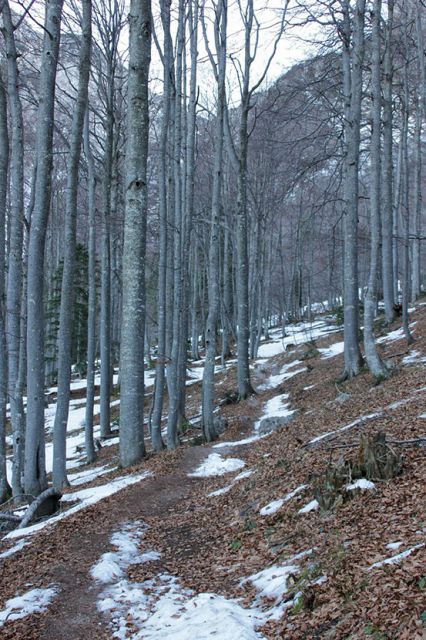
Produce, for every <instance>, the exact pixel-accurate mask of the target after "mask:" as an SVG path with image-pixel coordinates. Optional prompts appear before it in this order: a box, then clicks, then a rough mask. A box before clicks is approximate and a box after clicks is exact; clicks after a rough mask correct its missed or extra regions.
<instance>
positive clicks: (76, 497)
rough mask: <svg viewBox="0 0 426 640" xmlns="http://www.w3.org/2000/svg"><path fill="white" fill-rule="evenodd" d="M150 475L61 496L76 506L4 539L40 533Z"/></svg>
mask: <svg viewBox="0 0 426 640" xmlns="http://www.w3.org/2000/svg"><path fill="white" fill-rule="evenodd" d="M152 475H153V474H152V473H151V472H150V471H145V472H144V473H139V474H136V475H127V476H121V477H120V478H115V480H111V482H108V483H107V484H102V485H100V486H98V487H89V488H87V489H81V490H80V491H75V492H74V493H67V494H65V495H64V496H62V502H75V501H78V504H76V505H74V506H73V507H71V508H70V509H68V510H67V511H63V512H62V513H59V514H58V515H57V516H52V517H51V518H49V519H48V520H44V521H43V522H38V523H37V524H33V525H31V526H29V527H25V528H23V529H15V530H14V531H10V532H9V533H8V534H7V535H6V536H5V538H6V539H8V538H20V537H21V536H26V535H29V534H33V533H36V532H37V531H40V530H41V529H44V528H45V527H47V526H50V525H53V524H56V523H57V522H59V520H63V519H64V518H68V517H69V516H71V515H74V514H75V513H78V512H79V511H81V510H82V509H86V508H87V507H90V506H91V505H93V504H97V503H98V502H100V501H101V500H103V499H104V498H107V497H108V496H112V495H113V494H114V493H117V492H118V491H121V490H122V489H125V488H126V487H129V486H131V485H132V484H137V483H138V482H141V481H142V480H145V478H149V477H152Z"/></svg>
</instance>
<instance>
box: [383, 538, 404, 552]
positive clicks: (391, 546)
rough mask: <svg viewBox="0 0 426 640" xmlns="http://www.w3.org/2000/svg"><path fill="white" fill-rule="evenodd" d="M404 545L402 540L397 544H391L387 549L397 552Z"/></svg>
mask: <svg viewBox="0 0 426 640" xmlns="http://www.w3.org/2000/svg"><path fill="white" fill-rule="evenodd" d="M402 544H404V543H403V542H402V540H398V541H397V542H389V544H387V545H386V549H390V550H391V551H396V549H399V547H400V546H401V545H402Z"/></svg>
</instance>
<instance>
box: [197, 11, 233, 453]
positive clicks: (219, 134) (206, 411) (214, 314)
mask: <svg viewBox="0 0 426 640" xmlns="http://www.w3.org/2000/svg"><path fill="white" fill-rule="evenodd" d="M227 11H228V7H227V1H226V0H222V2H221V3H220V4H218V6H217V8H216V15H215V41H216V55H217V58H218V63H217V67H216V68H215V77H216V81H217V107H216V136H215V155H214V168H213V188H212V205H211V207H212V208H211V228H210V248H209V273H208V284H209V288H208V301H209V312H208V316H207V323H206V358H205V364H204V373H203V390H202V398H203V406H202V414H203V435H204V437H205V439H206V441H207V442H211V441H212V440H214V439H215V438H216V437H217V433H216V429H215V424H214V413H213V410H214V370H215V357H216V328H217V324H218V319H219V307H220V286H219V282H220V272H219V238H220V227H219V222H220V212H221V206H220V202H221V191H222V164H223V125H224V111H225V100H226V95H225V80H226V30H227V29H226V28H227Z"/></svg>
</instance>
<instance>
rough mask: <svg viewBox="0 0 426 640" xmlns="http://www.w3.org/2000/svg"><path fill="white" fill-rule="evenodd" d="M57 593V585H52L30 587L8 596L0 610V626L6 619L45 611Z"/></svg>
mask: <svg viewBox="0 0 426 640" xmlns="http://www.w3.org/2000/svg"><path fill="white" fill-rule="evenodd" d="M57 593H58V589H57V587H54V586H52V587H48V588H47V589H30V591H26V592H25V593H23V594H22V595H20V596H15V597H14V598H10V599H9V600H7V601H6V605H5V607H4V609H3V610H1V611H0V627H2V626H4V624H5V623H6V622H8V621H12V620H20V619H21V618H25V617H26V616H29V615H31V614H32V613H41V612H43V611H46V609H47V607H48V605H49V604H50V603H51V602H52V600H53V598H54V597H55V596H56V595H57Z"/></svg>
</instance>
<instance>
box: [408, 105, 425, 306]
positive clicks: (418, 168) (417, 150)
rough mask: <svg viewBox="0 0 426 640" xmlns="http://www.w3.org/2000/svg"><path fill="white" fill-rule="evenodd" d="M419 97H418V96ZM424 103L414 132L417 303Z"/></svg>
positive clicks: (416, 295)
mask: <svg viewBox="0 0 426 640" xmlns="http://www.w3.org/2000/svg"><path fill="white" fill-rule="evenodd" d="M416 97H417V96H416ZM422 116H423V114H422V101H421V100H420V99H419V98H418V97H417V100H416V115H415V118H416V124H415V130H414V189H413V191H414V216H413V241H412V256H413V260H412V265H411V270H412V278H411V300H412V301H413V302H415V301H416V300H417V298H419V297H420V293H421V261H420V255H421V254H420V236H421V225H422Z"/></svg>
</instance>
